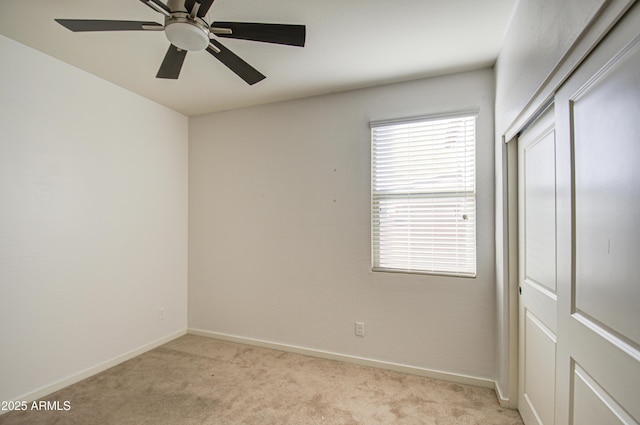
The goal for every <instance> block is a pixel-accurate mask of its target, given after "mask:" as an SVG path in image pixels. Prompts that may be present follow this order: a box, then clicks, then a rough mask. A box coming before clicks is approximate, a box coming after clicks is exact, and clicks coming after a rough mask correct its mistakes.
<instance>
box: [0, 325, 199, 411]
mask: <svg viewBox="0 0 640 425" xmlns="http://www.w3.org/2000/svg"><path fill="white" fill-rule="evenodd" d="M186 333H187V331H186V329H185V330H181V331H178V332H174V333H171V334H169V335H167V336H164V337H162V338H160V339H157V340H155V341H152V342H150V343H149V344H145V345H143V346H142V347H138V348H136V349H134V350H131V351H129V352H127V353H124V354H121V355H119V356H117V357H114V358H112V359H111V360H107V361H106V362H104V363H100V364H99V365H96V366H92V367H90V368H88V369H85V370H83V371H80V372H78V373H75V374H73V375H71V376H68V377H66V378H63V379H61V380H59V381H56V382H54V383H53V384H49V385H45V386H44V387H40V388H38V389H37V390H35V391H31V392H28V393H27V394H23V395H21V396H20V397H16V398H15V400H14V401H18V400H19V401H26V402H27V403H30V402H32V401H34V400H38V399H40V398H42V397H46V396H47V395H49V394H51V393H54V392H56V391H58V390H61V389H62V388H64V387H68V386H69V385H72V384H75V383H76V382H80V381H82V380H83V379H87V378H89V377H91V376H93V375H96V374H98V373H100V372H102V371H105V370H107V369H109V368H111V367H113V366H116V365H119V364H120V363H123V362H125V361H127V360H129V359H132V358H134V357H136V356H139V355H140V354H143V353H146V352H147V351H149V350H153V349H154V348H156V347H159V346H161V345H163V344H166V343H167V342H169V341H172V340H174V339H176V338H179V337H181V336H183V335H185V334H186ZM2 413H6V412H0V415H1V414H2Z"/></svg>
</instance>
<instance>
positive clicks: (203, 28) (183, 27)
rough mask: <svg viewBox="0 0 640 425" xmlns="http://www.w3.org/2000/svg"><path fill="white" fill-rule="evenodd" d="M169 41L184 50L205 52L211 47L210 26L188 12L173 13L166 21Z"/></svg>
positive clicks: (166, 33) (165, 26)
mask: <svg viewBox="0 0 640 425" xmlns="http://www.w3.org/2000/svg"><path fill="white" fill-rule="evenodd" d="M164 33H165V35H166V36H167V40H169V42H170V43H171V44H173V45H174V46H176V47H177V48H179V49H182V50H189V51H197V50H204V49H206V48H207V46H208V45H209V25H207V23H206V22H205V21H204V20H203V19H201V18H198V17H196V18H192V17H191V16H189V14H188V13H186V12H173V13H172V14H171V16H168V17H167V18H166V19H165V21H164Z"/></svg>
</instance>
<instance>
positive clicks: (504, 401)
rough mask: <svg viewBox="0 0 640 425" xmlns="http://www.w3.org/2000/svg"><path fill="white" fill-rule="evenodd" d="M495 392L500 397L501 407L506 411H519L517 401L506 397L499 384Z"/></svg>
mask: <svg viewBox="0 0 640 425" xmlns="http://www.w3.org/2000/svg"><path fill="white" fill-rule="evenodd" d="M495 390H496V396H497V397H498V403H500V407H504V408H505V409H517V407H518V405H517V403H516V400H512V399H510V398H509V397H506V396H505V395H504V391H502V388H501V387H500V384H499V383H498V382H496V386H495Z"/></svg>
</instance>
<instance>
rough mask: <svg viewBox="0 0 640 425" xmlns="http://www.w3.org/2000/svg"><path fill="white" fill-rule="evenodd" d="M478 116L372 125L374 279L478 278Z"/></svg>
mask: <svg viewBox="0 0 640 425" xmlns="http://www.w3.org/2000/svg"><path fill="white" fill-rule="evenodd" d="M475 126H476V117H475V115H471V114H466V115H457V116H447V117H442V116H439V117H428V118H420V119H410V120H402V121H392V122H390V121H386V122H374V123H371V140H372V149H371V151H372V154H371V157H372V172H371V218H372V219H371V222H372V262H373V270H374V271H396V272H408V273H431V274H444V275H453V276H466V277H474V276H475V275H476V183H475Z"/></svg>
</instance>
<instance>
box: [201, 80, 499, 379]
mask: <svg viewBox="0 0 640 425" xmlns="http://www.w3.org/2000/svg"><path fill="white" fill-rule="evenodd" d="M493 105H494V84H493V71H492V70H490V69H486V70H481V71H475V72H468V73H462V74H457V75H451V76H445V77H438V78H432V79H425V80H420V81H415V82H409V83H402V84H395V85H389V86H382V87H377V88H372V89H364V90H357V91H351V92H346V93H340V94H333V95H327V96H321V97H314V98H307V99H302V100H296V101H289V102H284V103H278V104H272V105H267V106H260V107H254V108H247V109H240V110H234V111H230V112H221V113H214V114H210V115H205V116H199V117H194V118H192V119H190V124H189V133H190V145H189V179H190V180H189V181H190V186H189V208H190V210H189V220H190V221H189V227H190V229H189V235H190V241H189V327H190V328H192V329H199V330H205V331H210V332H214V333H219V334H226V335H231V336H239V337H243V338H248V339H254V340H262V341H269V342H275V343H278V344H287V345H293V346H297V347H304V348H309V349H313V350H323V351H329V352H333V353H339V354H343V355H350V356H357V357H363V358H368V359H374V360H378V361H381V362H392V363H399V364H402V365H409V366H413V367H416V368H424V369H431V370H439V371H444V372H447V373H451V374H461V375H468V376H472V377H480V378H488V379H493V377H494V368H495V359H494V354H495V351H494V347H495V328H496V327H495V299H494V298H495V290H494V288H495V274H494V267H495V262H494V261H495V258H494V217H493V216H494V210H493V207H494V193H493V188H494V186H493V185H494V182H493ZM468 109H479V119H478V133H477V134H478V149H477V169H478V277H477V279H456V278H447V277H434V276H424V275H408V274H393V273H373V272H371V270H370V236H369V232H370V200H369V196H370V132H369V121H370V120H380V119H390V118H398V117H407V116H415V115H423V114H436V113H443V112H453V111H460V110H468ZM355 321H364V322H365V324H366V336H365V337H364V338H360V337H356V336H355V335H354V322H355Z"/></svg>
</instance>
